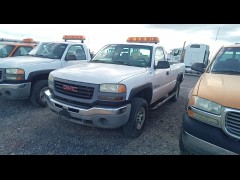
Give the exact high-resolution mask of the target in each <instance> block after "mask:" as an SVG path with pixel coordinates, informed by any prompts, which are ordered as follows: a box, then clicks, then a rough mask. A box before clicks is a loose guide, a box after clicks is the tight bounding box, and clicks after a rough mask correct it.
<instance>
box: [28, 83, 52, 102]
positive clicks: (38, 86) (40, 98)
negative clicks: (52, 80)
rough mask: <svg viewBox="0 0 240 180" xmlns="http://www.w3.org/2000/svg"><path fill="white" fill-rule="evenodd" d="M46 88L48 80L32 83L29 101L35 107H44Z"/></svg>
mask: <svg viewBox="0 0 240 180" xmlns="http://www.w3.org/2000/svg"><path fill="white" fill-rule="evenodd" d="M47 89H48V81H47V80H40V81H37V82H35V83H34V84H33V87H32V91H31V95H30V101H31V103H32V104H33V105H35V106H37V107H46V105H47V104H46V102H45V100H44V92H45V91H46V90H47Z"/></svg>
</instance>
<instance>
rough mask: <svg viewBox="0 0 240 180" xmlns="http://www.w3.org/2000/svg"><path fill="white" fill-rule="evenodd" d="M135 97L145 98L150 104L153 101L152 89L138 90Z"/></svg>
mask: <svg viewBox="0 0 240 180" xmlns="http://www.w3.org/2000/svg"><path fill="white" fill-rule="evenodd" d="M134 97H139V98H144V99H145V100H146V101H147V103H148V105H149V104H150V103H151V100H152V89H151V88H146V89H143V90H141V91H140V92H138V93H137V94H136V95H135V96H134Z"/></svg>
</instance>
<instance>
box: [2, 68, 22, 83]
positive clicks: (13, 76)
mask: <svg viewBox="0 0 240 180" xmlns="http://www.w3.org/2000/svg"><path fill="white" fill-rule="evenodd" d="M24 79H25V72H24V70H23V69H20V68H11V69H10V68H9V69H6V80H24Z"/></svg>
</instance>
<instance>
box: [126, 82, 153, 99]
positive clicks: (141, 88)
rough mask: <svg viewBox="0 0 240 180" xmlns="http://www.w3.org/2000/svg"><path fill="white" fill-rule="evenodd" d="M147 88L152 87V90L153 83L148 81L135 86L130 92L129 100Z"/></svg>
mask: <svg viewBox="0 0 240 180" xmlns="http://www.w3.org/2000/svg"><path fill="white" fill-rule="evenodd" d="M147 88H150V89H151V90H152V83H147V84H144V85H141V86H139V87H135V88H133V89H132V90H131V92H130V94H129V97H128V99H129V100H132V99H133V98H134V97H135V95H136V94H137V93H139V92H141V91H142V90H144V89H147Z"/></svg>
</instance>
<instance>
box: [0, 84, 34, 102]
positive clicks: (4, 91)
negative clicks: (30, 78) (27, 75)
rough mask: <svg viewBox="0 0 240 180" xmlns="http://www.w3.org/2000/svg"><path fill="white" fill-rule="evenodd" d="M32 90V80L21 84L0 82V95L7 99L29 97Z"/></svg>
mask: <svg viewBox="0 0 240 180" xmlns="http://www.w3.org/2000/svg"><path fill="white" fill-rule="evenodd" d="M30 92H31V82H27V83H21V84H0V97H3V98H5V99H12V100H17V99H27V98H28V97H29V95H30Z"/></svg>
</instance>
